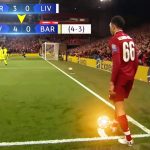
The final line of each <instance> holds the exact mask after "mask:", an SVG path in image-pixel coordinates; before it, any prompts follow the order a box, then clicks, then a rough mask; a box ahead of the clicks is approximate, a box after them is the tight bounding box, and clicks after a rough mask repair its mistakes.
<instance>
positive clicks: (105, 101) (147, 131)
mask: <svg viewBox="0 0 150 150" xmlns="http://www.w3.org/2000/svg"><path fill="white" fill-rule="evenodd" d="M45 61H46V62H47V63H49V64H50V65H52V66H53V67H55V68H56V69H57V70H59V71H60V72H62V73H63V74H64V75H66V76H67V77H69V78H70V79H72V80H73V81H75V82H76V83H77V84H79V85H80V86H81V87H83V88H84V89H85V90H87V91H88V92H89V93H91V94H92V95H94V96H95V97H97V98H98V99H99V100H101V101H102V102H104V103H105V104H106V105H108V106H109V107H111V108H112V109H115V107H114V105H112V104H111V103H109V102H108V101H107V100H106V99H104V98H103V97H101V96H100V95H98V94H97V93H95V92H94V91H92V90H91V89H89V88H88V87H86V86H85V85H84V84H82V83H81V82H79V81H78V80H76V79H75V78H73V77H72V76H70V75H69V74H67V73H66V72H64V71H63V70H61V69H60V68H58V67H57V66H56V65H54V64H53V63H51V62H49V61H47V60H45ZM127 117H128V119H129V121H130V122H131V123H132V124H134V125H136V126H138V127H139V128H140V129H141V130H143V131H144V132H146V133H147V134H150V130H149V129H148V128H146V127H145V126H143V125H142V124H140V123H139V122H137V121H136V120H135V119H133V118H132V117H130V116H127Z"/></svg>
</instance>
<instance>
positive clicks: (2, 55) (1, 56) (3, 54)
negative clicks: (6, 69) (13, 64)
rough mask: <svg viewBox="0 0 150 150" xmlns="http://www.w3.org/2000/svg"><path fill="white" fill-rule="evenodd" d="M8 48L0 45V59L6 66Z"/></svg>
mask: <svg viewBox="0 0 150 150" xmlns="http://www.w3.org/2000/svg"><path fill="white" fill-rule="evenodd" d="M7 52H8V50H7V48H6V47H5V46H4V47H3V48H2V46H0V61H1V62H2V61H4V64H5V65H6V66H7V64H8V63H7V58H8V54H7Z"/></svg>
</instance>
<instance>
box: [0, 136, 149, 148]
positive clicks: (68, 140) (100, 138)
mask: <svg viewBox="0 0 150 150" xmlns="http://www.w3.org/2000/svg"><path fill="white" fill-rule="evenodd" d="M132 137H133V138H146V137H150V135H149V134H135V135H132ZM119 138H123V136H109V137H94V138H75V139H62V140H45V141H25V142H2V143H0V147H10V146H26V145H42V144H62V143H77V142H96V141H106V140H118V139H119Z"/></svg>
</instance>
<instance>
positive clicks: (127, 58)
mask: <svg viewBox="0 0 150 150" xmlns="http://www.w3.org/2000/svg"><path fill="white" fill-rule="evenodd" d="M109 46H110V49H111V50H112V61H113V68H112V77H111V81H112V82H114V83H115V82H116V80H117V78H118V76H123V77H124V78H126V79H129V80H133V79H134V76H135V74H136V71H137V67H138V57H137V50H136V48H135V44H134V41H133V39H132V38H131V37H130V36H129V35H127V34H125V33H124V32H123V31H118V32H117V33H115V35H114V36H113V37H112V38H111V39H110V41H109Z"/></svg>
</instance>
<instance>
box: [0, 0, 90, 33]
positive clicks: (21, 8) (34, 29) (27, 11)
mask: <svg viewBox="0 0 150 150" xmlns="http://www.w3.org/2000/svg"><path fill="white" fill-rule="evenodd" d="M58 13H59V4H54V3H49V4H0V15H3V14H7V15H10V14H11V15H17V16H18V19H19V21H20V22H18V23H14V24H3V23H0V34H1V35H2V34H5V35H6V34H91V25H90V24H59V23H58V22H53V21H47V22H44V21H43V22H40V23H38V24H36V23H35V24H28V23H23V21H24V19H25V17H26V15H32V14H37V15H42V14H49V15H51V14H58Z"/></svg>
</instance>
